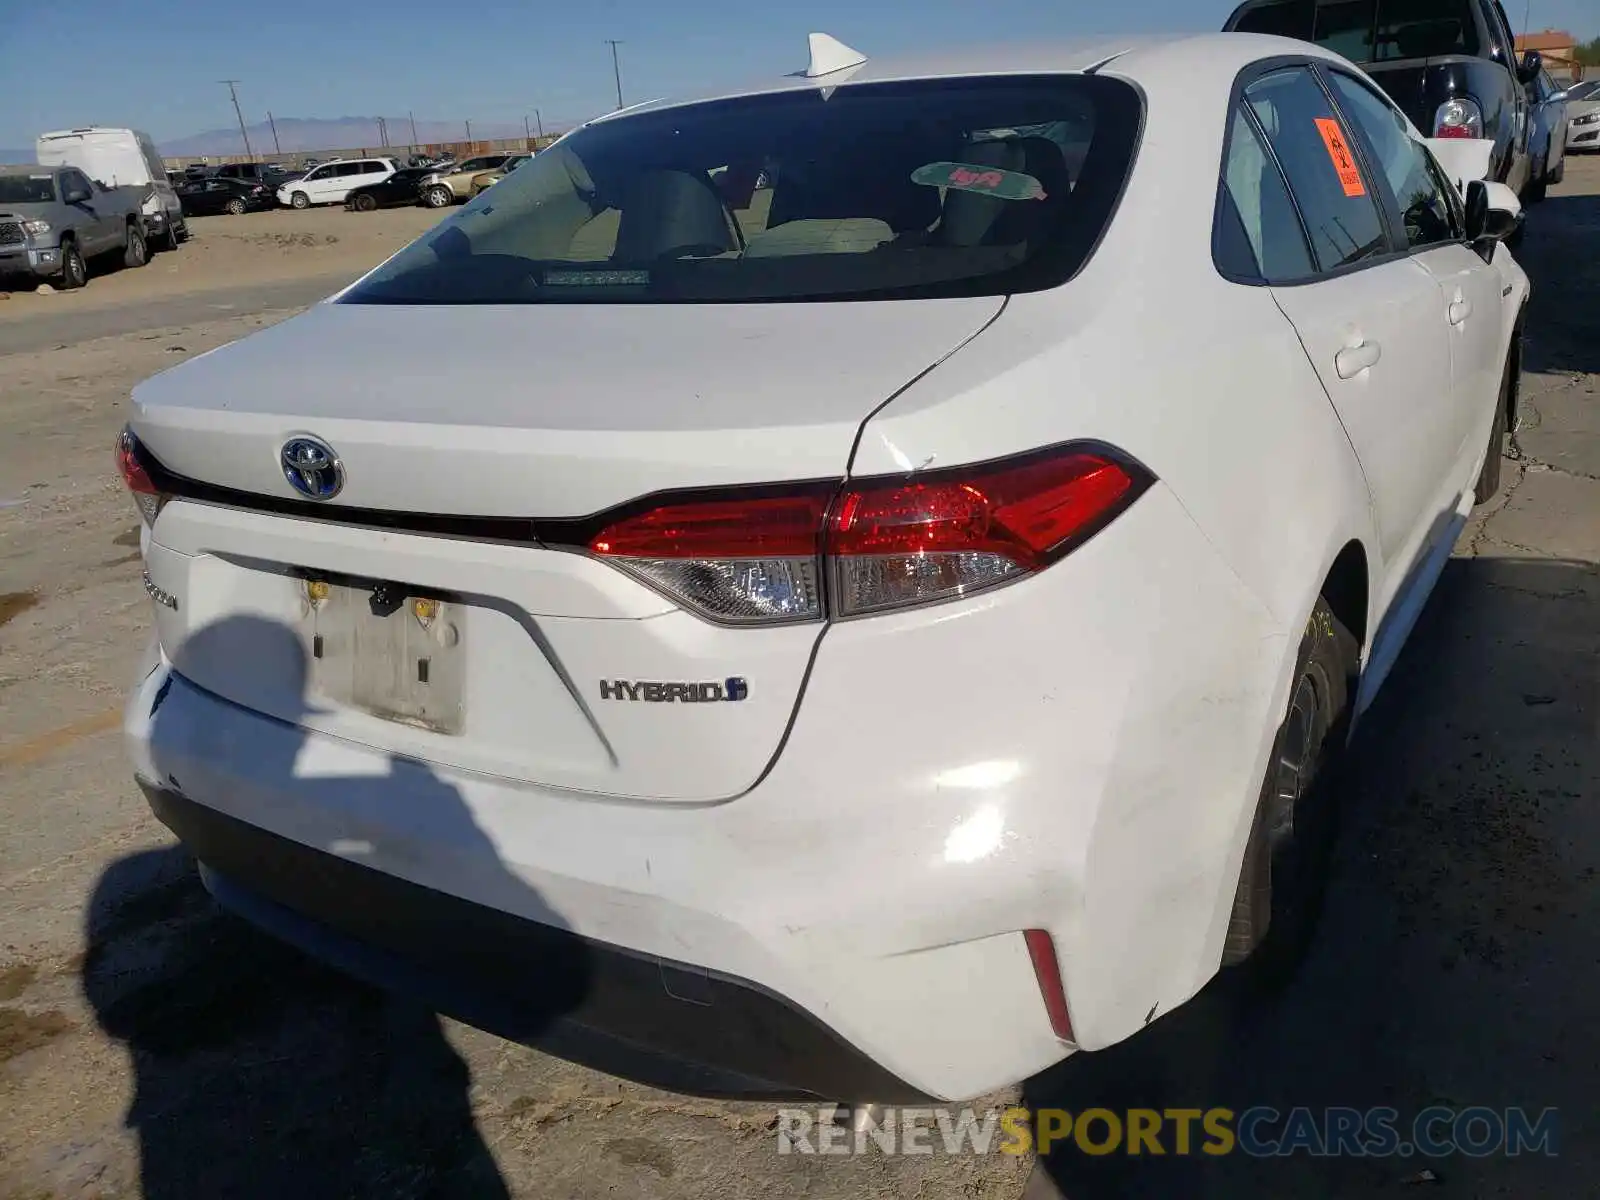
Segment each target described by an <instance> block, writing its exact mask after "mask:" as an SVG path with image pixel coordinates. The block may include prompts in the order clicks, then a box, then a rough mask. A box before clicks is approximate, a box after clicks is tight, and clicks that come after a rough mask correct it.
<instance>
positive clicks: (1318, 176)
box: [1228, 66, 1458, 605]
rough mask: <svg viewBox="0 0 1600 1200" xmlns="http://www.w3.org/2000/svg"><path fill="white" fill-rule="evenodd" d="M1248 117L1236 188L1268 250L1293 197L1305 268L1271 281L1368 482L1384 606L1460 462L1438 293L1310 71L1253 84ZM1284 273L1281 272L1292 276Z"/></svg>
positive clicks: (1272, 75)
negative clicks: (1275, 216)
mask: <svg viewBox="0 0 1600 1200" xmlns="http://www.w3.org/2000/svg"><path fill="white" fill-rule="evenodd" d="M1243 107H1244V109H1245V113H1244V114H1243V116H1242V121H1240V120H1236V122H1235V130H1234V136H1233V137H1232V138H1230V148H1229V158H1228V166H1229V175H1230V187H1231V188H1234V189H1235V190H1236V192H1237V193H1238V195H1237V198H1236V203H1237V204H1238V206H1239V208H1240V209H1241V215H1242V218H1243V223H1244V225H1245V227H1246V230H1247V231H1248V230H1249V228H1250V226H1251V223H1252V219H1255V220H1257V222H1258V223H1259V224H1260V225H1261V226H1262V227H1263V228H1262V232H1261V234H1260V238H1261V242H1262V244H1263V245H1266V244H1267V242H1266V239H1267V237H1268V236H1272V237H1274V238H1276V239H1277V240H1279V241H1280V242H1281V241H1282V240H1284V238H1285V237H1286V234H1285V233H1284V231H1283V230H1282V229H1281V222H1279V226H1280V228H1278V229H1276V230H1271V229H1267V228H1266V223H1267V221H1268V219H1269V217H1268V215H1267V209H1266V205H1265V203H1264V200H1265V199H1266V198H1268V197H1270V196H1271V195H1272V194H1275V192H1276V189H1277V188H1279V187H1281V186H1286V187H1287V192H1288V195H1289V196H1290V197H1291V199H1292V203H1293V207H1294V210H1295V212H1296V214H1297V218H1298V219H1297V222H1296V223H1297V225H1298V227H1299V229H1298V231H1299V233H1300V234H1301V236H1302V237H1303V238H1304V244H1305V247H1306V261H1307V262H1308V266H1307V267H1306V268H1304V270H1303V273H1302V274H1301V275H1300V276H1299V277H1298V278H1296V277H1293V276H1292V275H1287V274H1282V273H1276V274H1268V275H1267V282H1268V283H1270V284H1271V285H1272V290H1273V296H1274V299H1275V300H1276V301H1277V303H1278V306H1279V308H1281V309H1282V310H1283V313H1284V315H1285V316H1287V317H1288V318H1289V320H1290V322H1291V323H1292V324H1293V325H1294V327H1295V329H1296V331H1297V332H1298V333H1299V335H1300V341H1301V344H1302V345H1303V346H1304V347H1305V351H1306V354H1307V356H1308V358H1309V359H1310V361H1311V364H1312V366H1313V367H1314V368H1315V369H1316V372H1317V374H1318V376H1319V377H1320V378H1321V380H1322V384H1323V388H1324V390H1325V391H1326V392H1327V394H1328V398H1329V400H1330V401H1332V403H1333V406H1334V408H1335V409H1336V410H1337V412H1338V414H1339V418H1340V420H1341V421H1342V423H1343V424H1344V428H1345V431H1346V433H1347V434H1348V435H1349V438H1350V442H1351V445H1352V446H1353V447H1354V449H1355V452H1356V456H1357V458H1358V459H1359V460H1360V462H1361V465H1362V469H1363V470H1364V472H1365V474H1366V477H1367V483H1368V487H1369V489H1370V491H1371V495H1372V505H1373V513H1374V518H1375V520H1376V523H1377V527H1378V536H1379V539H1380V542H1381V545H1382V550H1383V556H1384V562H1385V565H1386V568H1387V570H1388V577H1387V578H1386V579H1385V581H1384V584H1383V591H1382V593H1381V595H1380V602H1381V603H1382V604H1385V605H1386V604H1387V602H1388V599H1389V597H1390V596H1391V595H1392V594H1393V591H1394V589H1395V587H1397V586H1398V584H1399V581H1400V580H1401V579H1402V578H1403V577H1404V572H1405V568H1406V567H1407V566H1408V565H1409V563H1410V562H1411V561H1412V560H1413V559H1414V558H1415V557H1416V556H1417V554H1418V553H1419V552H1420V551H1421V549H1422V547H1423V546H1424V545H1425V544H1427V543H1428V542H1429V541H1430V540H1431V539H1430V537H1429V531H1430V529H1431V528H1432V527H1433V526H1434V522H1435V518H1436V517H1437V515H1438V512H1439V508H1440V506H1441V504H1442V502H1443V493H1444V485H1445V481H1447V480H1448V478H1449V477H1450V475H1451V472H1452V467H1453V464H1454V461H1455V458H1456V447H1457V443H1458V438H1457V437H1456V436H1455V435H1454V433H1453V432H1452V423H1453V415H1454V407H1455V405H1454V398H1453V394H1452V384H1451V375H1450V343H1449V339H1448V336H1447V333H1446V330H1447V323H1446V313H1445V302H1444V295H1443V293H1442V292H1441V291H1440V289H1439V285H1438V283H1437V282H1436V281H1435V279H1434V278H1433V276H1432V275H1430V274H1429V273H1428V272H1427V271H1426V270H1425V269H1424V268H1423V267H1422V266H1421V265H1420V264H1418V263H1417V262H1416V261H1415V260H1414V259H1413V258H1412V257H1411V256H1410V255H1409V254H1406V253H1405V252H1404V251H1403V250H1402V249H1401V248H1400V247H1398V246H1397V245H1396V244H1395V242H1394V240H1393V238H1392V236H1391V234H1390V231H1389V228H1388V225H1387V223H1386V220H1385V217H1384V213H1383V210H1382V208H1381V206H1380V198H1379V196H1378V194H1377V192H1376V189H1375V181H1374V180H1373V179H1372V178H1371V177H1370V173H1369V171H1368V169H1367V167H1366V165H1365V163H1364V162H1362V161H1361V159H1360V157H1359V155H1358V154H1357V152H1356V149H1355V147H1354V146H1353V145H1352V144H1351V142H1350V138H1349V136H1348V133H1347V131H1346V130H1345V129H1344V126H1343V122H1342V120H1341V119H1340V117H1339V116H1338V115H1337V114H1336V112H1335V110H1334V107H1333V105H1332V103H1331V102H1330V100H1329V98H1328V95H1327V93H1326V92H1324V91H1323V88H1322V85H1321V84H1320V83H1319V82H1318V80H1317V77H1316V75H1315V73H1314V72H1313V70H1312V69H1311V68H1310V67H1309V66H1294V67H1286V68H1279V69H1274V70H1271V71H1269V72H1268V73H1266V74H1264V75H1262V76H1261V77H1259V78H1257V79H1256V80H1254V81H1253V82H1252V83H1250V84H1249V86H1248V87H1247V88H1246V89H1245V91H1244V95H1243ZM1241 123H1242V124H1243V126H1244V132H1245V133H1248V136H1247V137H1246V136H1243V133H1242V132H1241V129H1240V125H1241ZM1257 163H1259V172H1258V177H1259V182H1258V184H1257V187H1256V192H1255V195H1256V196H1257V197H1259V198H1257V199H1254V200H1253V199H1252V194H1251V190H1250V187H1251V176H1252V173H1253V172H1256V171H1257ZM1275 177H1276V178H1275ZM1252 209H1254V210H1255V213H1257V214H1259V215H1258V216H1255V217H1254V218H1253V215H1252ZM1286 262H1288V265H1287V266H1285V267H1284V268H1283V270H1284V271H1288V270H1290V269H1292V267H1293V263H1292V261H1290V260H1286Z"/></svg>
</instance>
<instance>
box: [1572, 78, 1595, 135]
mask: <svg viewBox="0 0 1600 1200" xmlns="http://www.w3.org/2000/svg"><path fill="white" fill-rule="evenodd" d="M1567 149H1568V150H1600V79H1590V80H1585V81H1584V82H1583V83H1575V84H1573V85H1572V86H1571V87H1569V88H1568V89H1567Z"/></svg>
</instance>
